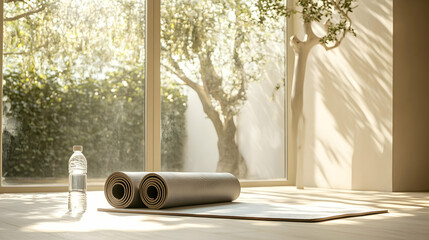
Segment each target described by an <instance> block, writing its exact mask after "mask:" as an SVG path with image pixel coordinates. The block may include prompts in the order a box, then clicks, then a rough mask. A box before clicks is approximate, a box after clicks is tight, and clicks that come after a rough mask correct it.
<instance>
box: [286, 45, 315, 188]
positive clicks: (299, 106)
mask: <svg viewBox="0 0 429 240" xmlns="http://www.w3.org/2000/svg"><path fill="white" fill-rule="evenodd" d="M312 47H313V45H310V44H303V45H301V46H300V48H299V49H295V69H294V73H293V82H292V94H291V106H292V131H291V132H292V141H291V143H290V144H291V145H292V147H291V149H292V154H291V156H292V159H291V160H296V187H297V188H298V189H303V188H304V183H303V180H304V176H303V175H304V174H303V166H304V159H303V152H302V144H303V143H304V136H305V125H304V115H303V105H304V79H305V69H306V65H307V57H308V54H309V52H310V50H311V48H312Z"/></svg>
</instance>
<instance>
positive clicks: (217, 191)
mask: <svg viewBox="0 0 429 240" xmlns="http://www.w3.org/2000/svg"><path fill="white" fill-rule="evenodd" d="M240 191H241V186H240V182H239V181H238V179H237V178H236V177H235V176H234V175H232V174H230V173H199V172H158V173H149V172H114V173H112V174H111V175H110V176H109V177H108V178H107V180H106V183H105V185H104V194H105V196H106V199H107V201H108V202H109V204H110V205H112V206H113V207H116V208H139V207H148V208H152V209H161V208H168V207H178V206H187V205H198V204H205V203H219V202H229V201H233V200H235V199H237V198H238V196H239V195H240Z"/></svg>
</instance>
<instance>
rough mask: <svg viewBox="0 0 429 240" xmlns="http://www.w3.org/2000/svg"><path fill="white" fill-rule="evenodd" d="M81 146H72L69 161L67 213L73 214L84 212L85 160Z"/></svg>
mask: <svg viewBox="0 0 429 240" xmlns="http://www.w3.org/2000/svg"><path fill="white" fill-rule="evenodd" d="M82 150H83V147H82V146H79V145H77V146H73V155H72V156H71V157H70V160H69V211H70V212H73V213H80V212H85V210H86V158H85V156H84V155H83V154H82Z"/></svg>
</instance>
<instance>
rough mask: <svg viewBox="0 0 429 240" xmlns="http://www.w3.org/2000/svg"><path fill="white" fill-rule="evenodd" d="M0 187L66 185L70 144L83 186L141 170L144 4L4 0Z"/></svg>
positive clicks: (110, 0) (95, 0) (129, 0)
mask: <svg viewBox="0 0 429 240" xmlns="http://www.w3.org/2000/svg"><path fill="white" fill-rule="evenodd" d="M3 28H4V30H3V126H2V127H3V130H2V143H3V146H2V150H3V151H2V177H3V178H2V180H3V185H11V184H29V183H36V184H40V183H55V182H58V181H59V182H61V181H65V177H66V176H67V175H68V159H69V157H70V156H71V154H72V153H73V152H72V146H73V145H83V147H84V151H83V153H84V154H85V156H86V157H87V160H88V177H89V178H90V179H99V178H104V177H106V176H107V175H108V174H109V173H111V172H112V171H115V170H118V169H121V170H143V163H144V162H143V161H144V143H143V142H144V129H143V128H144V83H145V36H144V35H145V3H144V1H143V0H91V1H84V0H59V1H53V0H49V1H48V0H47V1H40V0H27V1H6V3H5V4H4V24H3Z"/></svg>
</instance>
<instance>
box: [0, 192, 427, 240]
mask: <svg viewBox="0 0 429 240" xmlns="http://www.w3.org/2000/svg"><path fill="white" fill-rule="evenodd" d="M242 193H243V194H242V196H241V197H240V198H242V199H246V198H252V199H253V198H258V199H264V200H266V201H271V202H288V203H292V204H308V203H310V202H312V201H329V202H337V203H345V204H350V205H359V206H370V207H376V208H384V209H388V210H389V213H387V214H378V215H371V216H363V217H356V218H347V219H339V220H332V221H327V222H321V223H296V222H264V221H250V220H228V219H209V218H192V217H167V216H157V215H138V214H112V213H104V212H97V210H96V209H97V207H107V206H108V204H107V202H106V200H105V199H104V195H103V193H102V192H89V193H88V211H87V212H86V213H85V214H83V215H82V216H80V217H75V218H74V217H71V216H68V215H67V214H66V212H67V193H46V194H40V193H39V194H0V239H1V240H3V239H43V240H50V239H78V240H86V239H126V240H132V239H138V240H144V239H150V240H154V239H186V240H189V239H204V240H209V239H221V240H228V239H246V240H250V239H266V240H273V239H426V240H427V239H429V193H384V192H363V191H342V190H326V189H305V190H296V189H295V188H293V187H269V188H244V189H243V190H242Z"/></svg>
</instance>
